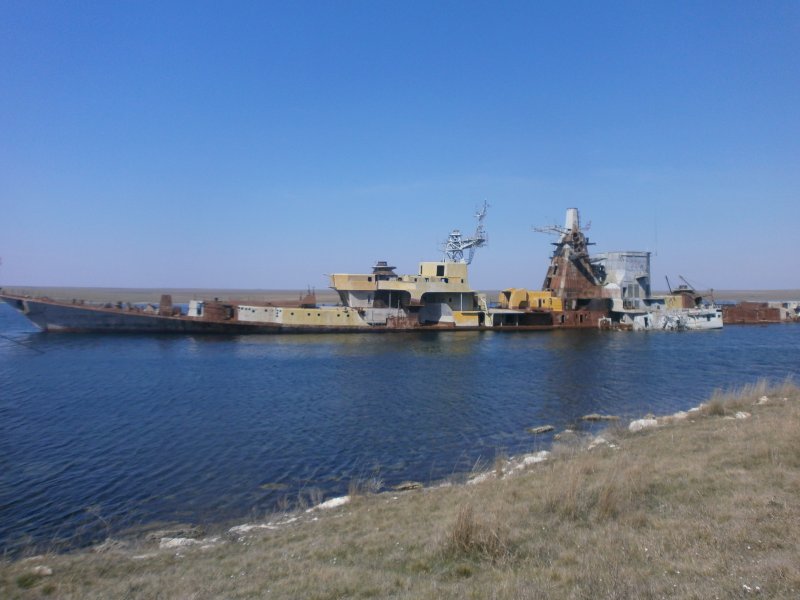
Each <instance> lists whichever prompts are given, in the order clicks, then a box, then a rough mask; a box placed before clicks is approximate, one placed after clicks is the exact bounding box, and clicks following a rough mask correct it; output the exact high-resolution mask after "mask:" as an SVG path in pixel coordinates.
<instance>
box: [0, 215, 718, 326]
mask: <svg viewBox="0 0 800 600" xmlns="http://www.w3.org/2000/svg"><path fill="white" fill-rule="evenodd" d="M487 209H488V205H487V204H485V203H484V205H483V207H482V208H481V209H480V210H479V211H478V212H477V213H476V214H475V217H476V219H477V226H476V228H475V232H474V233H473V234H472V236H470V237H467V236H464V235H463V234H462V233H461V231H460V230H458V229H454V230H452V231H451V233H450V234H449V235H448V237H447V240H446V241H445V242H444V244H443V247H442V250H443V257H442V260H439V261H425V262H421V263H419V266H418V269H417V271H416V272H413V273H411V274H398V273H397V269H396V267H394V266H392V265H390V264H389V263H388V262H387V261H382V260H381V261H377V262H376V263H375V264H374V265H373V266H372V268H371V269H370V270H369V271H367V272H364V273H334V274H332V275H329V276H328V277H329V280H330V281H329V283H330V287H331V289H333V290H334V291H335V292H336V294H337V296H338V303H337V304H336V305H333V306H331V305H320V304H318V303H317V301H316V296H315V294H314V293H313V292H312V291H311V290H309V292H308V293H307V294H306V295H305V296H301V297H300V299H299V301H297V302H292V303H285V302H284V303H281V304H280V305H275V304H273V303H271V302H267V301H263V302H254V301H240V302H237V301H232V300H227V301H223V300H219V299H214V300H192V301H191V302H190V303H189V305H188V310H185V309H182V308H181V307H177V306H174V305H173V303H172V299H171V297H170V296H168V295H164V296H162V299H161V302H160V303H159V305H158V306H154V305H145V306H141V305H133V304H129V303H117V304H115V305H111V304H105V305H94V304H91V303H87V302H84V301H81V300H72V302H64V301H58V300H52V299H48V298H31V297H27V296H19V295H14V294H7V293H6V294H4V293H2V290H0V299H2V300H4V301H6V302H8V303H9V304H11V305H12V306H13V307H14V308H16V309H18V310H19V311H20V312H22V313H23V314H25V315H26V316H27V317H28V318H29V319H30V320H31V321H32V322H33V323H35V324H36V325H37V326H39V327H40V328H41V329H43V330H45V331H91V332H139V331H142V332H180V333H231V334H244V333H302V332H358V331H413V330H421V329H432V330H447V329H458V330H495V331H521V330H547V329H558V328H597V327H601V328H605V327H610V328H618V327H622V328H631V329H654V328H662V329H673V328H674V329H710V328H716V327H721V326H722V313H721V311H719V310H718V309H716V308H715V307H708V306H706V305H701V304H700V303H699V302H698V301H697V299H696V298H695V296H694V292H693V290H691V294H690V293H689V290H681V289H678V290H676V292H675V293H672V294H670V295H669V296H667V297H662V298H652V297H650V254H649V253H647V252H634V251H626V252H606V253H603V254H597V255H595V256H591V255H590V252H589V248H590V246H591V245H592V244H591V243H590V242H589V239H588V238H587V237H586V235H585V230H586V229H588V227H586V228H582V227H581V222H580V215H579V212H578V209H576V208H570V209H567V212H566V219H565V222H564V226H563V227H562V226H558V225H554V226H549V227H543V228H536V229H537V231H542V232H545V233H550V234H555V235H556V236H557V238H558V239H557V241H556V242H554V243H553V245H554V246H555V248H554V250H553V253H552V256H551V257H550V263H549V266H548V268H547V272H546V275H545V278H544V282H543V284H542V288H541V289H539V290H531V289H527V288H506V289H504V290H502V291H501V292H500V294H499V296H498V298H497V301H496V302H491V301H489V299H488V298H487V296H486V294H482V293H478V292H476V291H475V290H473V289H472V287H471V285H470V282H469V274H468V267H469V265H470V263H471V262H472V260H473V259H474V256H475V251H476V250H477V249H478V248H481V247H484V246H485V245H486V244H487V242H488V235H487V233H486V230H485V227H484V221H485V218H486V213H487Z"/></svg>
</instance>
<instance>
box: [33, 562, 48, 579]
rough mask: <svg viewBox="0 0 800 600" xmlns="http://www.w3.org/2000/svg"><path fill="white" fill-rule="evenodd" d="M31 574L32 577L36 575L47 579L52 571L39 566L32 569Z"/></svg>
mask: <svg viewBox="0 0 800 600" xmlns="http://www.w3.org/2000/svg"><path fill="white" fill-rule="evenodd" d="M31 572H32V573H33V574H34V575H38V576H39V577H49V576H50V575H52V574H53V569H51V568H50V567H47V566H45V565H39V566H36V567H33V569H32V570H31Z"/></svg>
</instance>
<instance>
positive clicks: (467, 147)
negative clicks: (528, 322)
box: [0, 0, 800, 290]
mask: <svg viewBox="0 0 800 600" xmlns="http://www.w3.org/2000/svg"><path fill="white" fill-rule="evenodd" d="M484 201H487V202H488V203H489V205H490V208H489V213H488V216H487V218H486V223H485V225H486V229H487V231H488V234H489V244H488V245H487V246H486V247H485V248H482V249H480V250H478V252H477V253H476V256H475V260H474V262H473V263H472V265H471V267H470V283H471V284H472V286H473V287H474V288H476V289H487V290H489V289H501V288H505V287H523V286H527V287H531V288H539V287H540V286H541V284H542V280H543V279H544V274H545V271H546V268H547V265H548V257H549V254H550V252H551V248H552V246H551V245H550V243H551V242H552V241H554V239H553V238H551V237H548V236H547V235H546V234H542V233H536V232H534V231H533V229H532V227H533V226H543V225H551V224H563V220H564V213H565V211H566V209H567V208H569V207H577V208H579V209H580V211H581V218H582V221H583V223H584V224H587V223H589V222H591V228H590V229H589V231H588V235H589V237H590V239H591V240H592V241H593V242H596V244H597V245H596V246H595V247H594V249H595V250H596V251H598V252H602V251H612V250H646V251H650V252H652V253H653V256H652V275H653V284H654V287H655V288H657V289H663V288H665V287H666V286H665V284H664V285H662V284H661V282H663V281H664V277H665V276H669V277H670V279H671V280H673V281H674V280H676V279H677V277H678V276H679V275H682V276H684V277H685V278H687V279H688V280H690V281H691V282H692V283H694V284H695V285H697V286H698V287H702V288H714V289H787V288H800V260H798V258H800V251H799V250H798V239H800V235H798V230H800V3H798V2H796V1H795V2H771V1H765V2H737V1H732V0H731V1H720V2H710V1H706V2H698V1H692V2H680V1H676V2H650V1H644V2H643V1H635V2H614V1H609V2H469V1H459V2H445V1H438V2H432V1H427V2H417V1H403V2H399V1H398V2H388V1H346V0H341V1H337V2H321V1H320V2H304V1H293V2H266V1H263V2H245V1H238V2H221V1H219V2H208V1H192V2H178V1H170V2H161V1H159V2H147V1H140V0H137V1H125V0H120V1H115V2H105V1H101V2H92V1H82V2H55V1H41V2H29V1H20V0H4V1H3V2H2V3H0V259H2V264H0V285H5V286H9V287H11V286H26V285H27V286H35V285H41V286H103V287H167V288H177V287H188V288H198V287H199V288H257V289H300V288H305V287H306V286H313V287H317V288H318V289H319V288H324V287H326V286H327V284H328V282H327V279H326V277H325V276H324V275H325V274H326V273H342V272H355V273H359V272H360V273H363V272H369V271H370V268H371V266H372V265H373V264H374V262H375V261H377V260H387V261H389V262H390V263H391V264H392V265H396V266H397V267H398V272H404V273H405V272H415V271H416V270H417V263H418V262H419V261H421V260H439V259H440V258H441V245H442V242H443V241H444V240H445V239H446V237H447V234H448V233H449V232H450V230H451V229H453V228H460V229H461V230H462V231H463V232H465V233H471V232H472V231H473V229H474V226H475V222H474V219H473V214H474V212H475V210H476V209H477V208H478V207H479V206H480V205H481V204H482V203H483V202H484Z"/></svg>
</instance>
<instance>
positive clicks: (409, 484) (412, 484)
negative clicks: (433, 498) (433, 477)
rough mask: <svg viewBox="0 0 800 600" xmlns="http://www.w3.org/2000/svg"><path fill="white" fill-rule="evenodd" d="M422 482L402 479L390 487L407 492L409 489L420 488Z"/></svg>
mask: <svg viewBox="0 0 800 600" xmlns="http://www.w3.org/2000/svg"><path fill="white" fill-rule="evenodd" d="M422 487H423V486H422V484H421V483H420V482H419V481H404V482H403V483H399V484H397V485H396V486H394V487H393V488H392V489H393V490H395V491H397V492H409V491H411V490H421V489H422Z"/></svg>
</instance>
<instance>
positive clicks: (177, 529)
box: [145, 525, 205, 542]
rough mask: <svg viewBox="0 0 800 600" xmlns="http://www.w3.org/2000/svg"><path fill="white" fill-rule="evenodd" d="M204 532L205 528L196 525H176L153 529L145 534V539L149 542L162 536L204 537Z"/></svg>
mask: <svg viewBox="0 0 800 600" xmlns="http://www.w3.org/2000/svg"><path fill="white" fill-rule="evenodd" d="M204 533H205V531H203V528H202V527H198V526H196V525H175V526H174V527H169V528H168V529H159V530H157V531H151V532H150V533H148V534H147V535H146V536H145V539H146V540H147V541H148V542H155V541H158V540H160V539H161V538H199V537H203V534H204Z"/></svg>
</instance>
